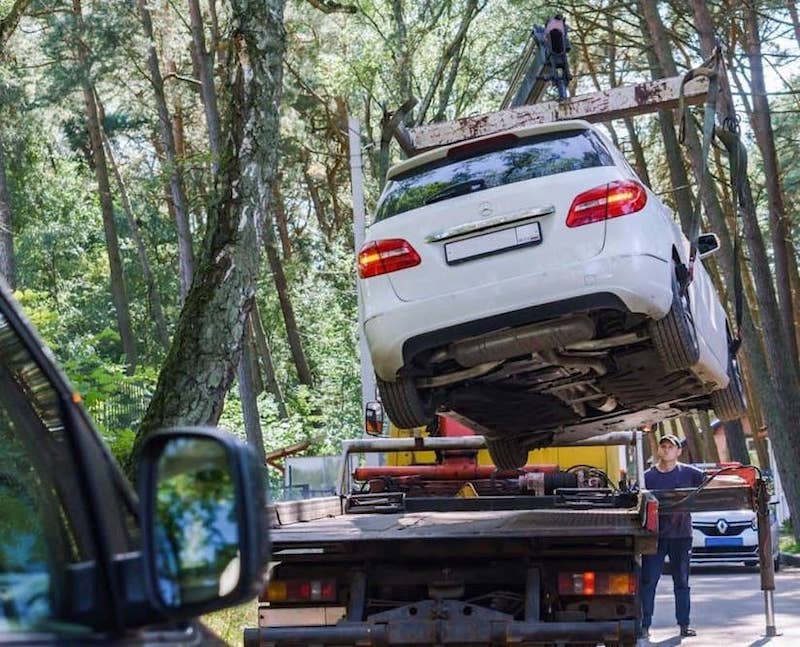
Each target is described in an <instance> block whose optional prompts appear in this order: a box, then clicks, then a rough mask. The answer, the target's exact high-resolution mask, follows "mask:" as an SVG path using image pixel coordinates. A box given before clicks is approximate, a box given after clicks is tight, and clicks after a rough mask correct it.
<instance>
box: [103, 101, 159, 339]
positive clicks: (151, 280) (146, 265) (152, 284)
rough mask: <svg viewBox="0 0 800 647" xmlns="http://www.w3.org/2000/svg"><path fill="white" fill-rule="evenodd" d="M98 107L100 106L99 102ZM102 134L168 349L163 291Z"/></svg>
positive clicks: (150, 303)
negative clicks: (160, 290)
mask: <svg viewBox="0 0 800 647" xmlns="http://www.w3.org/2000/svg"><path fill="white" fill-rule="evenodd" d="M98 107H100V106H99V104H98ZM101 134H102V136H103V146H104V149H105V153H106V158H107V159H108V162H109V164H110V165H111V170H112V171H113V173H114V178H115V180H116V182H117V189H118V190H119V195H120V199H121V200H122V210H123V211H124V212H125V216H126V217H127V220H128V226H129V227H130V228H131V236H133V241H134V243H135V244H136V252H137V254H138V255H139V263H140V264H141V266H142V277H143V278H144V283H145V285H146V286H147V304H148V309H149V311H150V316H151V317H152V318H153V322H154V323H155V325H156V333H157V334H158V340H159V342H161V345H162V346H163V347H164V348H165V349H168V348H169V333H168V332H167V320H166V318H165V317H164V309H163V307H162V305H161V293H160V292H159V290H158V285H157V284H156V280H155V277H154V276H153V270H152V269H151V268H150V261H149V259H148V258H147V249H146V248H145V245H144V239H143V238H142V232H141V230H140V229H139V223H138V222H137V220H136V216H134V215H133V208H132V207H131V201H130V197H129V196H128V189H127V187H126V186H125V180H123V179H122V174H121V173H120V172H119V167H118V166H117V162H116V160H115V159H114V152H113V151H112V150H111V143H110V142H109V141H108V137H107V136H106V134H105V132H104V131H103V132H102V133H101Z"/></svg>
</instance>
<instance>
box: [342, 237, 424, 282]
mask: <svg viewBox="0 0 800 647" xmlns="http://www.w3.org/2000/svg"><path fill="white" fill-rule="evenodd" d="M420 262H421V260H420V257H419V254H417V250H415V249H414V248H413V247H412V246H411V243H409V242H408V241H406V240H403V239H402V238H386V239H384V240H373V241H371V242H369V243H366V244H365V245H364V246H363V247H362V248H361V251H360V252H359V253H358V275H359V276H360V277H361V278H362V279H367V278H369V277H371V276H379V275H381V274H388V273H389V272H396V271H397V270H404V269H406V268H409V267H414V266H415V265H419V264H420Z"/></svg>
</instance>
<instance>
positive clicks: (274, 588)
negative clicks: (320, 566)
mask: <svg viewBox="0 0 800 647" xmlns="http://www.w3.org/2000/svg"><path fill="white" fill-rule="evenodd" d="M258 600H259V602H336V580H332V579H328V580H275V579H273V580H271V581H270V583H269V584H268V585H267V588H266V590H265V591H264V592H263V593H262V594H261V595H260V596H259V598H258Z"/></svg>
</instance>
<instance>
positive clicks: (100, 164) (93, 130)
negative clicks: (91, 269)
mask: <svg viewBox="0 0 800 647" xmlns="http://www.w3.org/2000/svg"><path fill="white" fill-rule="evenodd" d="M72 10H73V12H74V14H75V20H76V23H77V25H78V27H79V32H80V31H82V30H83V14H82V8H81V0H72ZM77 55H78V60H79V61H80V62H81V64H82V65H84V66H85V65H87V61H88V59H89V52H88V50H87V48H86V45H85V44H84V42H83V40H82V38H81V34H80V33H79V35H78V40H77ZM81 87H82V88H83V102H84V108H85V110H86V127H87V129H88V131H89V142H90V145H91V149H92V160H93V163H94V172H95V178H96V179H97V187H98V190H99V197H100V208H101V211H102V214H103V230H104V232H105V237H106V250H107V253H108V266H109V271H110V274H111V297H112V299H113V301H114V310H115V311H116V316H117V330H118V331H119V336H120V341H121V342H122V352H123V354H124V355H125V361H126V363H127V372H128V374H129V375H132V374H133V373H134V372H135V370H136V361H137V358H136V339H135V337H134V335H133V327H132V326H131V316H130V308H129V302H128V295H127V291H126V289H125V275H124V273H123V269H122V256H121V254H120V249H119V237H118V236H117V225H116V223H115V221H114V204H113V200H112V198H111V185H110V183H109V180H108V165H107V162H106V156H105V151H104V150H103V138H102V136H101V134H100V132H101V129H100V119H99V116H98V111H97V103H96V101H95V92H94V86H93V85H92V82H91V80H90V78H89V76H88V73H87V72H86V71H84V72H82V74H81Z"/></svg>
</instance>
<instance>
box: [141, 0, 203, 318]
mask: <svg viewBox="0 0 800 647" xmlns="http://www.w3.org/2000/svg"><path fill="white" fill-rule="evenodd" d="M139 17H140V20H141V23H142V27H143V28H144V34H145V37H146V38H147V42H148V51H147V66H148V69H149V71H150V84H151V85H152V86H153V97H154V98H155V101H156V111H157V113H158V125H159V131H160V134H161V145H162V147H163V149H164V156H165V157H166V169H165V171H166V174H167V175H168V177H169V192H170V195H171V196H172V205H173V207H174V209H175V225H176V227H177V230H178V264H179V266H180V277H181V302H183V300H184V299H185V298H186V294H187V293H188V292H189V286H191V284H192V274H193V273H194V248H193V246H192V232H191V229H190V228H189V203H188V200H187V199H186V189H185V188H184V186H183V177H182V175H181V168H180V164H179V163H178V156H177V153H176V146H175V139H174V136H173V132H172V120H171V117H170V114H169V108H168V107H167V98H166V96H165V95H164V78H163V77H162V75H161V68H160V66H159V63H158V54H157V52H156V44H155V36H154V35H153V21H152V18H151V15H150V10H149V9H148V8H147V1H146V0H139Z"/></svg>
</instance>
